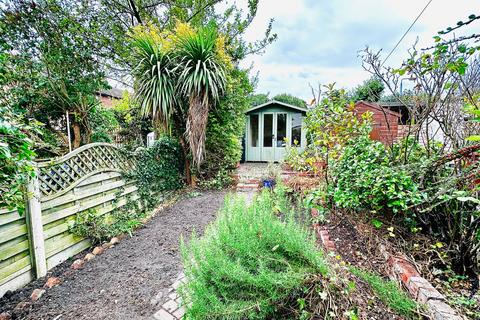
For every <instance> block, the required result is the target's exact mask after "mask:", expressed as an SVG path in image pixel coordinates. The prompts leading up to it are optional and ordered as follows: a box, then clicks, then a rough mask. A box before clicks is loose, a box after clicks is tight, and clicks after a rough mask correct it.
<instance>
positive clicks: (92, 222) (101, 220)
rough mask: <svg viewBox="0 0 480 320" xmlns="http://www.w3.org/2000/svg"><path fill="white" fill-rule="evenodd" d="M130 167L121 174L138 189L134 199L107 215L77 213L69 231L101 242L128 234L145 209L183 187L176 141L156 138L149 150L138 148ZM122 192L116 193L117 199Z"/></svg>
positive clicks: (128, 200) (141, 217)
mask: <svg viewBox="0 0 480 320" xmlns="http://www.w3.org/2000/svg"><path fill="white" fill-rule="evenodd" d="M133 161H134V167H133V170H132V171H131V172H127V173H125V179H127V180H133V181H134V182H135V184H136V185H137V187H138V195H139V196H140V198H139V199H138V200H132V199H130V197H127V204H126V205H124V206H122V207H120V208H117V209H115V210H113V211H111V212H109V213H107V214H99V213H98V212H97V211H96V210H88V211H86V212H82V213H81V214H78V215H77V217H76V220H75V223H74V225H73V226H72V228H71V230H72V232H73V233H75V234H78V235H80V236H83V237H88V238H91V239H93V240H94V241H95V242H101V241H103V240H106V239H108V238H111V237H113V236H115V235H118V234H121V233H131V232H132V231H133V230H134V229H135V228H136V227H138V226H139V225H141V223H142V219H143V218H145V217H146V216H147V212H148V211H149V210H152V209H154V208H155V207H156V206H157V205H158V204H159V203H160V202H161V201H163V200H165V199H166V198H167V197H168V196H169V195H170V193H171V191H174V190H177V189H179V188H181V187H182V186H183V176H182V172H183V169H182V163H183V162H182V157H181V152H180V146H179V145H178V143H177V141H176V140H174V139H172V138H169V137H160V139H158V140H157V141H155V144H154V145H153V146H152V147H150V148H146V149H145V148H141V149H139V150H137V153H136V154H135V155H134V157H133ZM121 192H122V190H119V191H118V196H119V195H120V194H121Z"/></svg>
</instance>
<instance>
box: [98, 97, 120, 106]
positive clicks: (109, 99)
mask: <svg viewBox="0 0 480 320" xmlns="http://www.w3.org/2000/svg"><path fill="white" fill-rule="evenodd" d="M98 98H99V100H100V103H101V104H102V105H103V106H104V107H106V108H110V107H111V106H112V104H113V101H115V100H118V99H116V98H112V97H107V96H103V95H100V96H98Z"/></svg>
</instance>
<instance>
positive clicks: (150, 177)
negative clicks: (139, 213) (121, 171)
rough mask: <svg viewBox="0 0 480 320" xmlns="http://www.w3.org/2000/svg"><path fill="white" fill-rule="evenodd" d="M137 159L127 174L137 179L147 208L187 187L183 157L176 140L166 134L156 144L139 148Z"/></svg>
mask: <svg viewBox="0 0 480 320" xmlns="http://www.w3.org/2000/svg"><path fill="white" fill-rule="evenodd" d="M135 162H136V163H135V166H134V169H133V170H132V171H131V172H128V173H126V175H125V177H126V179H131V180H133V181H135V184H136V185H137V187H138V194H139V195H140V202H141V203H142V205H143V206H144V207H145V208H153V207H155V205H156V204H157V203H158V199H159V198H162V197H164V196H165V194H166V193H169V192H170V191H173V190H177V189H180V188H181V187H182V186H183V176H182V172H183V158H182V153H181V149H180V145H179V143H178V142H177V141H176V140H175V139H172V138H170V137H167V136H163V137H160V138H159V139H158V140H157V141H155V144H154V145H153V146H152V147H150V148H139V149H138V150H137V151H136V153H135Z"/></svg>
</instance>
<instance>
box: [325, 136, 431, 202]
mask: <svg viewBox="0 0 480 320" xmlns="http://www.w3.org/2000/svg"><path fill="white" fill-rule="evenodd" d="M332 175H333V177H334V180H335V184H334V186H333V187H332V190H331V193H332V194H333V200H334V201H335V203H336V204H337V205H338V206H339V207H343V208H350V209H357V208H364V209H370V210H380V209H384V208H389V209H390V210H392V211H393V212H399V211H406V210H407V209H408V208H409V206H411V205H414V204H416V203H418V202H419V201H420V199H421V195H420V193H419V191H418V187H417V185H416V184H415V183H414V182H413V180H412V178H411V176H410V175H408V174H407V173H406V172H405V171H404V170H402V168H401V167H396V168H394V167H392V164H391V163H390V160H389V157H388V153H387V150H386V149H385V146H384V145H383V144H381V143H380V142H375V141H372V140H370V139H369V138H368V137H367V136H361V137H360V138H357V139H354V140H352V141H351V143H349V144H348V145H347V146H346V147H345V148H344V150H343V153H342V155H341V157H340V158H339V159H338V160H336V161H334V163H333V166H332Z"/></svg>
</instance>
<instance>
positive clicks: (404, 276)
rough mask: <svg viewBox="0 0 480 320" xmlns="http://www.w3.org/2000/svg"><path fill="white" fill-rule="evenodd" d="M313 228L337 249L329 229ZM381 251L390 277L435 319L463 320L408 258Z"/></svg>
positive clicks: (314, 212) (325, 243) (316, 225)
mask: <svg viewBox="0 0 480 320" xmlns="http://www.w3.org/2000/svg"><path fill="white" fill-rule="evenodd" d="M310 213H311V215H312V218H316V217H318V210H317V209H315V208H312V209H311V210H310ZM313 229H314V230H315V233H316V235H317V238H318V239H319V240H320V243H321V244H322V246H323V247H324V248H325V249H326V250H327V251H335V248H336V247H335V242H333V241H332V240H330V236H329V233H328V229H327V228H326V227H322V226H320V224H319V223H318V222H314V223H313ZM380 252H381V253H382V255H383V257H384V258H385V261H386V262H387V264H388V266H389V271H390V274H389V277H390V278H391V279H399V280H400V281H401V282H402V284H403V285H404V286H405V288H407V291H408V293H409V294H410V296H411V297H412V299H414V300H415V301H417V302H419V303H422V304H424V305H426V307H427V309H428V311H429V312H430V314H431V315H432V319H434V320H462V319H463V317H461V316H459V315H458V313H457V312H456V311H455V310H454V309H453V308H452V307H450V306H449V305H448V304H447V303H446V299H445V297H444V296H443V295H442V294H441V293H440V292H438V290H437V289H435V288H434V287H433V286H432V284H431V283H430V282H428V280H427V279H425V278H423V277H422V276H421V275H420V274H419V272H418V271H417V269H416V268H415V266H414V265H413V264H412V263H410V261H408V260H407V259H406V258H404V257H400V256H394V255H392V254H390V252H388V251H387V249H386V248H385V246H384V245H380Z"/></svg>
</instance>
